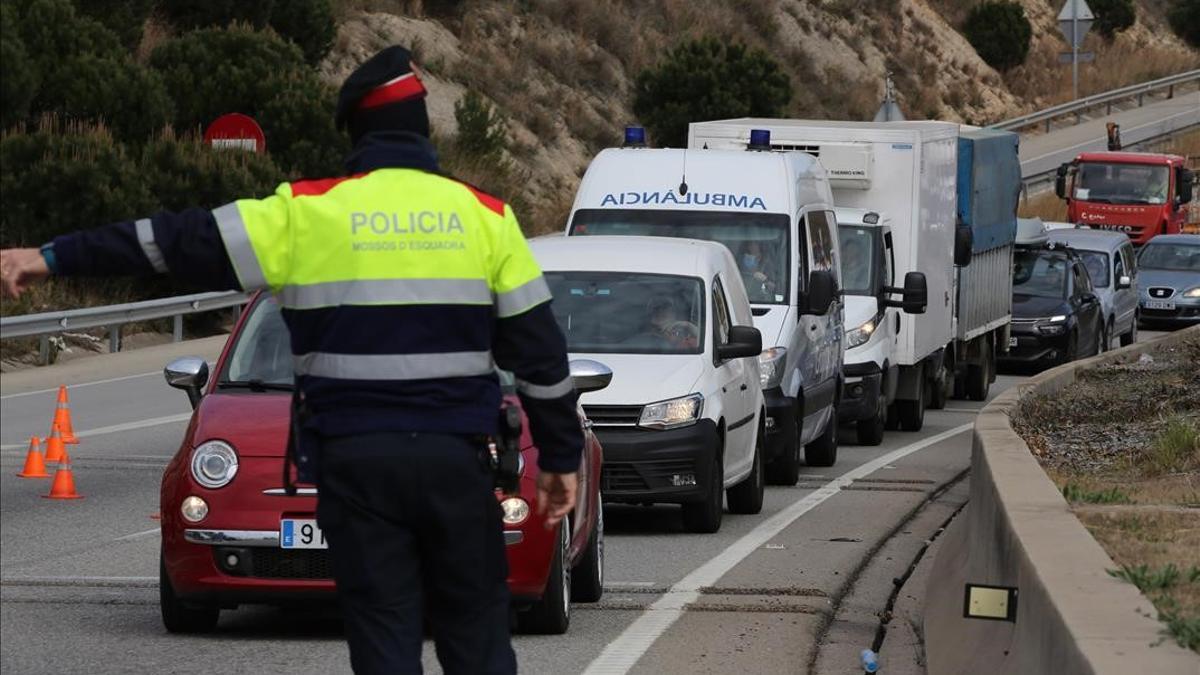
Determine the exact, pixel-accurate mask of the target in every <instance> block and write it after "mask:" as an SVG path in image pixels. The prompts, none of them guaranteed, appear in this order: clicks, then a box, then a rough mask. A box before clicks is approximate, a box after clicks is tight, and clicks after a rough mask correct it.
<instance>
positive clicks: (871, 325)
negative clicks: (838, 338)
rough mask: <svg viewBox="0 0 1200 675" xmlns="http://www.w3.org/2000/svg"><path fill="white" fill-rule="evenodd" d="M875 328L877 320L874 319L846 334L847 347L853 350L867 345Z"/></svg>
mask: <svg viewBox="0 0 1200 675" xmlns="http://www.w3.org/2000/svg"><path fill="white" fill-rule="evenodd" d="M875 327H876V324H875V319H874V318H872V319H871V320H870V321H868V322H866V323H864V324H863V325H861V326H859V327H858V328H855V329H854V330H852V331H850V332H848V333H846V347H848V348H850V349H853V348H854V347H858V346H860V345H865V344H867V340H870V339H871V334H872V333H874V332H875Z"/></svg>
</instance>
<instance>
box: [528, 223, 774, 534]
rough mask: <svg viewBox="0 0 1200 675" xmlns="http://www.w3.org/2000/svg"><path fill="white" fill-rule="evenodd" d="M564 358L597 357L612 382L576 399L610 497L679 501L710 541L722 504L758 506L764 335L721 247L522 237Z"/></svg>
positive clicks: (688, 521)
mask: <svg viewBox="0 0 1200 675" xmlns="http://www.w3.org/2000/svg"><path fill="white" fill-rule="evenodd" d="M530 246H531V248H532V250H533V254H534V256H535V257H536V258H537V260H538V263H539V264H540V266H541V268H542V270H543V273H544V275H545V277H546V282H547V284H549V286H550V291H551V293H552V294H553V295H554V302H553V304H552V310H553V312H554V318H555V319H556V320H557V321H558V324H559V326H560V327H561V328H562V331H563V334H564V335H566V338H567V349H568V351H569V352H570V353H571V358H572V359H576V358H593V359H603V360H604V362H605V364H606V365H608V366H609V367H610V368H611V369H612V372H613V376H612V381H611V382H610V384H609V386H608V387H606V388H605V389H603V390H601V391H596V392H591V393H586V394H583V396H582V403H583V408H584V411H585V412H586V413H587V416H588V419H589V420H590V421H591V423H592V424H593V425H594V429H595V431H596V435H597V436H598V437H599V438H600V442H601V444H602V445H603V447H604V475H603V478H602V484H601V490H602V493H603V497H604V499H605V501H610V502H613V501H615V502H631V503H655V502H666V503H678V504H683V522H684V526H685V527H686V528H687V529H688V530H690V531H692V532H715V531H716V530H717V529H718V528H719V527H720V526H721V514H722V510H723V507H722V496H723V493H724V494H725V495H727V496H728V500H729V510H730V511H732V512H734V513H758V512H759V511H760V510H761V509H762V501H763V485H764V483H765V480H764V476H763V473H764V469H763V464H764V461H763V460H764V458H763V455H762V452H761V450H760V447H761V445H760V443H761V440H762V429H763V417H764V414H765V405H764V403H763V395H762V387H761V386H760V385H759V379H760V376H759V369H758V355H759V353H760V352H761V351H762V338H761V336H760V334H759V332H758V330H757V329H755V328H754V327H753V323H754V317H753V315H752V313H751V310H750V302H749V300H747V298H746V290H745V288H744V287H743V285H742V278H741V274H740V273H739V272H738V268H737V265H736V264H735V263H734V261H733V256H732V254H730V252H729V250H728V249H726V248H725V247H724V246H721V245H720V244H715V243H712V242H707V241H694V240H688V239H665V238H661V237H555V238H548V239H535V240H533V241H531V242H530Z"/></svg>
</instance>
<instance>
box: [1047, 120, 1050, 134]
mask: <svg viewBox="0 0 1200 675" xmlns="http://www.w3.org/2000/svg"><path fill="white" fill-rule="evenodd" d="M1046 133H1050V119H1049V118H1047V119H1046Z"/></svg>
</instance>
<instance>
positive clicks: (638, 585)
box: [604, 581, 658, 591]
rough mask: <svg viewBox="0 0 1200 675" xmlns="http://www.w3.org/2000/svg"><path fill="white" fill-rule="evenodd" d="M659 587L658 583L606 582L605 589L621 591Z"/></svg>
mask: <svg viewBox="0 0 1200 675" xmlns="http://www.w3.org/2000/svg"><path fill="white" fill-rule="evenodd" d="M657 585H658V582H656V581H606V582H605V583H604V587H605V588H607V589H609V590H613V591H615V590H620V589H622V588H653V587H655V586H657Z"/></svg>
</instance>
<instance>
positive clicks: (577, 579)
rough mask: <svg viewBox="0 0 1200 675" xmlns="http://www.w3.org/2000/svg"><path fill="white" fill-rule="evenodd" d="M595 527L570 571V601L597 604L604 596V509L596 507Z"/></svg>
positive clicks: (600, 506)
mask: <svg viewBox="0 0 1200 675" xmlns="http://www.w3.org/2000/svg"><path fill="white" fill-rule="evenodd" d="M597 506H598V507H599V508H597V510H596V527H594V528H592V536H590V537H588V543H587V550H585V551H584V553H583V558H581V559H580V560H579V563H578V564H576V565H575V569H573V570H571V601H572V602H599V600H600V596H602V595H604V507H603V506H602V505H599V504H598V505H597Z"/></svg>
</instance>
